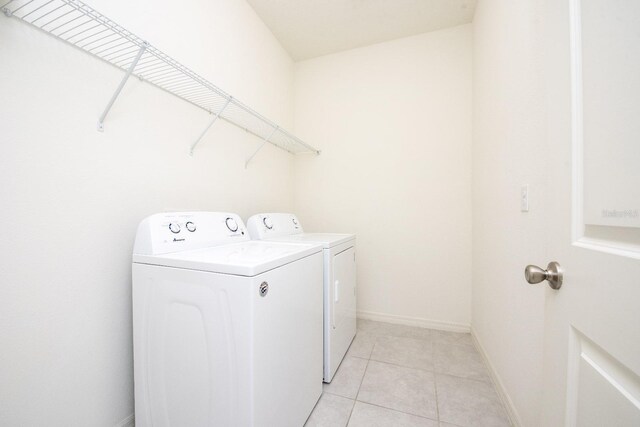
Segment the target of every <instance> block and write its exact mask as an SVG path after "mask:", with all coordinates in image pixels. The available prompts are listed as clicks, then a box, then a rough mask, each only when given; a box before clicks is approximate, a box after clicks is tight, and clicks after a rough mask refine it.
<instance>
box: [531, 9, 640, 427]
mask: <svg viewBox="0 0 640 427" xmlns="http://www.w3.org/2000/svg"><path fill="white" fill-rule="evenodd" d="M544 18H545V24H544V25H545V31H544V35H543V36H542V37H543V40H542V46H543V47H544V49H543V52H542V55H543V56H544V61H543V62H542V63H543V64H545V66H544V70H543V71H544V73H545V77H546V82H547V97H548V104H547V109H548V113H549V114H548V136H547V138H548V150H547V151H546V152H541V153H540V158H539V159H535V161H539V162H546V168H547V170H548V172H549V180H548V199H547V200H546V209H547V213H548V218H549V220H548V223H549V227H548V230H547V231H548V234H547V239H548V241H549V259H548V261H558V262H559V263H560V264H561V266H562V267H563V268H564V283H563V285H562V287H561V289H559V290H552V289H550V288H547V291H546V292H547V295H546V313H545V373H544V384H545V387H544V394H545V397H544V407H543V416H542V422H541V425H542V426H552V427H553V426H581V427H583V426H586V427H590V426H615V427H624V426H636V427H637V426H640V377H639V374H640V214H639V212H640V2H639V1H638V0H545V13H544ZM541 267H543V266H541ZM538 286H540V285H538ZM545 286H546V285H545Z"/></svg>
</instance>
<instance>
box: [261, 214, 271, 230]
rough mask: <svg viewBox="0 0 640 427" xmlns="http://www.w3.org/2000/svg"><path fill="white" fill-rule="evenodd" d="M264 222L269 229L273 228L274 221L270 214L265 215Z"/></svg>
mask: <svg viewBox="0 0 640 427" xmlns="http://www.w3.org/2000/svg"><path fill="white" fill-rule="evenodd" d="M262 223H263V224H264V226H265V227H267V228H268V229H269V230H271V229H272V228H273V221H271V218H269V217H268V216H265V217H264V218H262Z"/></svg>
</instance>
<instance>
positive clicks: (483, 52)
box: [472, 0, 552, 426]
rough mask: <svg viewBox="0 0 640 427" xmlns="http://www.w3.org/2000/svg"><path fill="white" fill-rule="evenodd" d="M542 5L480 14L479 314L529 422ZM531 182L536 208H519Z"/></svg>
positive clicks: (540, 295)
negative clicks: (528, 277) (528, 272)
mask: <svg viewBox="0 0 640 427" xmlns="http://www.w3.org/2000/svg"><path fill="white" fill-rule="evenodd" d="M540 8H541V7H540V4H539V2H538V1H527V2H513V1H510V2H505V1H500V0H482V1H480V2H478V6H477V9H476V14H475V18H474V22H473V28H474V32H473V48H474V52H473V54H474V60H473V99H474V102H473V292H472V293H473V304H472V307H473V310H472V312H473V317H472V324H473V330H474V334H475V336H476V338H477V339H478V341H479V342H480V344H481V346H482V347H483V349H484V351H485V353H486V356H487V358H488V359H489V362H490V364H491V365H492V367H493V369H494V371H495V373H496V374H497V377H498V381H499V382H500V384H501V387H502V391H503V392H506V394H507V395H508V397H509V399H510V400H511V409H513V410H514V413H513V414H512V415H513V416H514V419H515V421H516V423H518V424H520V425H523V426H537V425H540V420H539V413H540V409H541V407H540V405H541V397H542V395H543V393H542V382H541V380H542V352H543V344H544V336H543V329H544V295H545V294H544V291H545V286H544V285H542V284H541V285H537V286H532V285H529V284H527V283H526V282H525V281H524V277H523V271H524V267H525V266H526V265H527V264H536V265H540V266H546V265H547V262H548V261H550V259H548V258H547V256H546V245H545V235H546V233H547V230H548V229H547V227H546V226H545V223H546V220H545V209H544V202H545V188H546V186H547V182H546V173H545V169H546V164H545V160H544V159H545V155H546V150H545V147H546V145H547V143H546V131H545V120H546V118H545V117H546V116H545V115H546V109H545V98H544V79H543V76H542V71H541V70H542V65H543V64H542V62H541V59H540V58H541V57H542V52H541V49H540V47H541V40H540V39H539V38H540V37H542V34H543V28H542V25H543V22H544V19H542V16H541V12H540ZM523 184H529V192H530V196H529V197H530V211H529V212H528V213H523V212H520V187H521V185H523ZM550 188H552V187H550Z"/></svg>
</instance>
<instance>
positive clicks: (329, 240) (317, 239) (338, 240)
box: [268, 233, 356, 249]
mask: <svg viewBox="0 0 640 427" xmlns="http://www.w3.org/2000/svg"><path fill="white" fill-rule="evenodd" d="M355 238H356V235H355V234H336V233H300V234H290V235H288V236H280V237H273V238H270V239H269V240H268V241H270V242H292V243H294V242H295V243H319V244H321V245H322V247H324V248H327V249H328V248H332V247H334V246H337V245H341V244H342V243H346V242H348V241H351V240H355Z"/></svg>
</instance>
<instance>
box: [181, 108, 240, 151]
mask: <svg viewBox="0 0 640 427" xmlns="http://www.w3.org/2000/svg"><path fill="white" fill-rule="evenodd" d="M232 99H233V96H230V97H229V99H227V102H225V103H224V105H223V106H222V108H221V109H220V111H218V112H217V113H216V115H215V116H213V119H211V121H210V122H209V124H208V125H207V127H206V128H204V130H203V131H202V133H201V134H200V136H199V137H198V139H196V140H195V141H194V143H193V144H191V148H189V155H190V156H193V150H194V149H195V148H196V145H198V143H199V142H200V140H201V139H202V138H203V137H204V135H205V134H206V133H207V132H208V131H209V128H210V127H211V126H213V124H214V123H215V122H216V120H218V117H220V114H222V113H223V112H224V110H225V109H226V108H227V105H229V104H230V103H231V100H232Z"/></svg>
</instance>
